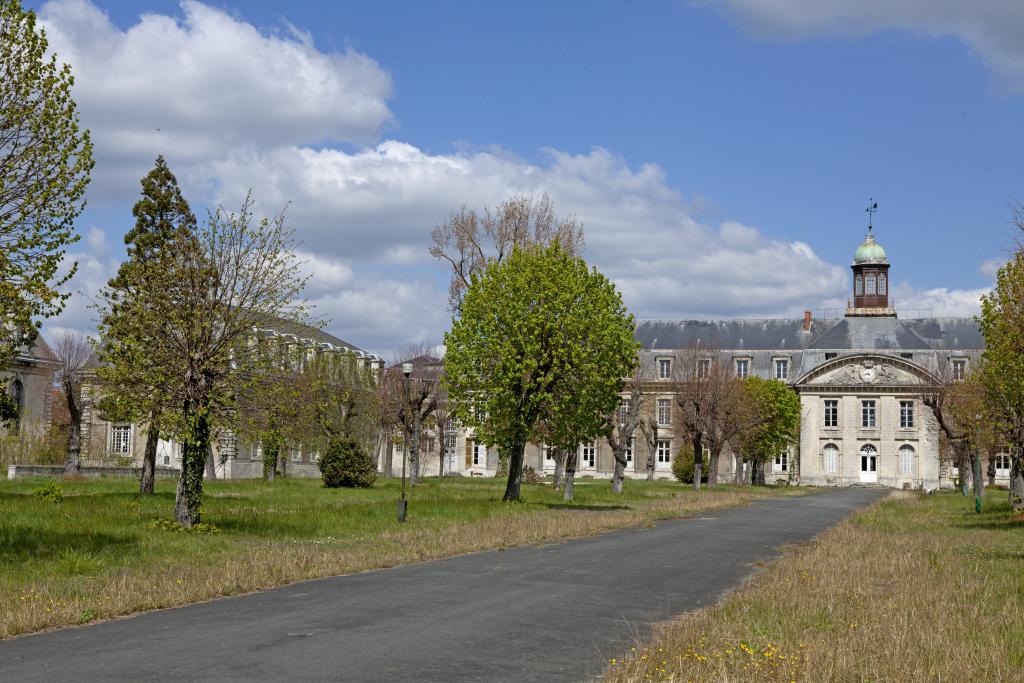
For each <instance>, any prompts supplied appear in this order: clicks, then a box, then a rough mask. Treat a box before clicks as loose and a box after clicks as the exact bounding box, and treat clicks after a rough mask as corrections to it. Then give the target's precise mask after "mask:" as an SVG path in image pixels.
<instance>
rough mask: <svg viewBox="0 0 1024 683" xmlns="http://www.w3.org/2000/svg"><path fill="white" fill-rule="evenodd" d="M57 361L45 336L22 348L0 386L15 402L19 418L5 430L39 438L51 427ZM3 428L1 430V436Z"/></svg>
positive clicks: (0, 375)
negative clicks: (52, 389) (54, 375)
mask: <svg viewBox="0 0 1024 683" xmlns="http://www.w3.org/2000/svg"><path fill="white" fill-rule="evenodd" d="M56 369H57V359H56V358H55V357H54V355H53V351H51V350H50V347H49V345H48V344H47V343H46V340H45V339H44V338H43V335H41V334H40V335H36V337H35V339H33V340H32V342H31V343H27V344H25V345H24V346H22V347H21V348H20V349H19V350H18V353H17V355H16V356H15V358H14V362H13V363H11V364H10V365H9V366H8V367H7V368H6V369H2V370H0V383H2V386H3V387H5V388H6V390H7V395H8V396H9V397H11V399H13V400H14V404H15V406H17V408H18V414H19V418H18V419H17V420H15V421H14V422H13V423H12V424H11V425H10V426H9V427H8V428H7V430H6V435H7V436H13V435H15V434H18V435H23V436H27V437H38V436H41V435H42V434H43V432H45V431H46V429H47V428H48V427H49V426H50V423H51V420H52V417H53V393H52V391H51V388H52V387H53V374H54V372H55V371H56ZM3 431H4V430H3V427H0V433H2V432H3Z"/></svg>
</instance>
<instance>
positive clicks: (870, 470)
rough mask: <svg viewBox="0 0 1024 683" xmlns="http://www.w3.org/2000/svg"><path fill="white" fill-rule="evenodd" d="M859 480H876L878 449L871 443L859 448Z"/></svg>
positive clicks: (869, 481) (868, 481)
mask: <svg viewBox="0 0 1024 683" xmlns="http://www.w3.org/2000/svg"><path fill="white" fill-rule="evenodd" d="M860 480H861V482H862V483H865V484H869V483H874V482H877V481H878V449H876V448H875V447H874V446H872V445H871V444H864V446H863V447H862V448H861V449H860Z"/></svg>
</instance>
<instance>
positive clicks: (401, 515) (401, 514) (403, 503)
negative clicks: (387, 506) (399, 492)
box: [398, 500, 409, 522]
mask: <svg viewBox="0 0 1024 683" xmlns="http://www.w3.org/2000/svg"><path fill="white" fill-rule="evenodd" d="M408 507H409V501H407V500H400V501H398V521H399V522H404V521H405V510H406V508H408Z"/></svg>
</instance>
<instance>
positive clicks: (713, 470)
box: [708, 446, 722, 489]
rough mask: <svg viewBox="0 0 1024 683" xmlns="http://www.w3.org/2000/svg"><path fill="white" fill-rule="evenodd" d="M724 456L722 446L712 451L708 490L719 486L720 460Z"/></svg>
mask: <svg viewBox="0 0 1024 683" xmlns="http://www.w3.org/2000/svg"><path fill="white" fill-rule="evenodd" d="M721 456H722V449H721V447H720V446H715V447H714V448H712V449H711V459H710V460H709V461H708V488H709V489H713V488H716V487H717V486H718V459H719V458H720V457H721Z"/></svg>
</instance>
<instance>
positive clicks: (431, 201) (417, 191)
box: [214, 141, 847, 317]
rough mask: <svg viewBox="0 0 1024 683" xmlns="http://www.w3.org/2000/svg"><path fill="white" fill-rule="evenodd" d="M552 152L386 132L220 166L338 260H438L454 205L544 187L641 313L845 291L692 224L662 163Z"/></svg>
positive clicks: (826, 271)
mask: <svg viewBox="0 0 1024 683" xmlns="http://www.w3.org/2000/svg"><path fill="white" fill-rule="evenodd" d="M548 157H549V160H548V163H546V164H530V163H527V162H525V161H523V160H521V159H518V158H516V157H514V156H513V155H511V154H509V153H507V152H502V151H500V150H498V151H495V150H488V151H477V152H473V151H468V152H462V153H455V154H450V155H431V154H427V153H425V152H423V151H422V150H420V149H418V148H416V147H414V146H412V145H409V144H406V143H401V142H396V141H386V142H383V143H381V144H380V145H378V146H377V147H375V148H372V149H366V150H363V151H360V152H355V153H347V152H344V151H340V150H334V149H325V150H313V149H308V148H301V147H285V148H279V149H276V150H272V151H269V152H264V153H260V152H258V151H256V150H252V149H249V150H245V151H244V152H240V153H237V154H234V155H232V157H231V158H229V159H228V160H226V161H224V162H221V163H218V164H215V165H214V168H215V176H216V178H217V180H218V182H219V183H220V190H219V193H218V201H219V202H221V203H224V204H227V205H229V206H230V205H231V204H232V203H236V202H237V201H238V198H239V197H241V196H243V195H244V193H245V191H246V190H247V189H248V185H249V184H253V185H254V188H253V189H254V193H255V196H256V197H257V198H260V200H261V201H262V207H263V209H264V210H267V211H272V210H273V209H274V207H276V206H279V205H281V204H282V203H284V202H285V201H286V200H288V199H290V200H292V205H291V206H290V207H289V220H290V221H291V223H292V225H294V226H296V227H297V228H298V229H299V230H300V232H301V234H302V236H303V239H304V244H305V248H306V249H310V250H312V251H315V252H316V253H331V254H333V255H334V256H335V257H337V258H343V259H344V258H348V259H351V258H353V255H354V254H360V255H361V256H363V257H365V258H369V259H371V260H373V261H375V262H376V263H377V264H381V265H386V266H387V265H390V266H392V267H395V268H397V267H398V266H400V265H402V266H407V265H408V264H410V263H412V262H415V261H417V260H418V261H421V262H424V263H429V262H430V257H429V256H428V255H427V244H428V239H429V234H430V229H431V228H432V227H433V226H434V225H437V224H438V223H440V222H442V221H444V220H445V219H446V218H447V216H448V214H449V212H450V211H451V210H452V209H455V208H458V207H459V206H461V205H462V204H464V203H466V204H469V205H470V206H474V207H482V206H484V205H491V206H493V205H494V204H496V203H497V202H499V201H501V199H502V198H504V197H506V196H508V195H510V194H513V193H530V194H534V195H539V194H540V193H542V192H547V193H549V194H550V195H551V196H552V197H553V199H554V200H555V203H556V208H557V210H558V211H559V212H560V213H563V214H567V213H571V214H575V215H576V216H577V217H578V218H579V219H580V220H581V221H582V223H583V225H584V230H585V235H586V242H587V247H586V255H587V258H588V260H590V261H591V262H592V263H593V264H594V265H596V266H598V267H599V268H600V269H601V270H602V271H603V272H605V273H606V274H608V275H609V276H610V277H611V278H613V279H614V280H615V281H616V282H617V284H618V285H619V287H620V288H621V289H622V291H623V293H624V297H625V299H626V301H627V303H629V304H630V305H631V306H632V307H633V310H635V311H636V312H637V314H638V315H641V316H645V317H647V316H650V317H671V316H682V315H694V316H706V315H758V314H760V315H771V314H782V313H791V312H793V311H798V310H802V309H803V307H806V306H809V305H818V302H820V301H821V299H822V298H823V297H830V296H831V297H839V296H841V295H842V294H843V293H844V292H845V289H846V281H847V274H846V271H845V269H843V268H841V267H839V266H834V265H831V264H828V263H825V262H824V261H822V260H821V259H820V258H819V257H818V256H817V255H816V254H815V253H814V251H813V250H812V249H811V247H810V246H809V245H807V244H805V243H802V242H793V243H790V242H785V241H780V240H773V239H770V238H768V237H766V236H765V235H763V234H762V233H761V232H760V231H759V230H757V229H755V228H752V227H750V226H745V225H741V224H739V223H735V222H726V223H724V224H723V225H721V226H719V227H717V228H715V227H711V226H706V225H702V224H700V223H699V222H697V221H695V220H693V219H692V218H691V217H690V216H689V215H688V214H687V207H686V204H685V202H684V200H683V199H682V197H681V196H680V195H679V193H678V192H676V191H675V190H674V189H672V188H671V187H670V186H669V185H668V183H667V181H666V179H665V176H664V173H663V172H662V171H661V169H660V168H658V167H657V166H655V165H651V164H647V165H643V166H641V167H639V168H637V169H632V168H630V167H629V165H628V164H626V162H625V161H623V160H622V159H621V158H618V157H616V156H614V155H612V154H610V153H608V152H607V151H605V150H602V149H595V150H593V151H592V152H590V153H589V154H581V155H571V154H567V153H564V152H560V151H557V150H548ZM435 267H436V268H438V269H441V268H442V266H441V265H440V264H437V265H436V266H435ZM437 272H442V271H440V270H438V271H437ZM442 299H443V297H442Z"/></svg>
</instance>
